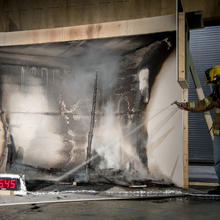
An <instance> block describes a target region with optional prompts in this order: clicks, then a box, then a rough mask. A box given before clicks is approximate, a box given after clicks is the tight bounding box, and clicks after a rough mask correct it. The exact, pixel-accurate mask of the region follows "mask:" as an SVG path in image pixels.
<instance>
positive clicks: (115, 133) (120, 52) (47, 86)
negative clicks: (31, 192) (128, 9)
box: [0, 32, 175, 184]
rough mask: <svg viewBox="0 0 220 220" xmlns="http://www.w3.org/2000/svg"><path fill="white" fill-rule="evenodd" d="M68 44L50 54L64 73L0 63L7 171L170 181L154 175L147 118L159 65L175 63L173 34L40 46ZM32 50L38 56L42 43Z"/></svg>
mask: <svg viewBox="0 0 220 220" xmlns="http://www.w3.org/2000/svg"><path fill="white" fill-rule="evenodd" d="M67 44H68V45H70V47H68V49H67V50H65V52H64V53H59V55H56V54H53V56H54V57H59V58H60V57H62V59H65V58H66V59H68V62H69V61H71V63H70V69H71V70H68V71H67V70H64V69H62V68H57V67H56V68H52V67H47V66H41V64H40V63H39V64H38V65H36V64H35V65H31V64H30V63H29V64H27V65H23V64H18V63H17V62H16V64H15V65H12V64H11V63H9V62H8V63H7V62H6V61H4V62H1V67H0V71H1V109H2V115H4V117H5V118H6V124H7V125H6V126H8V144H7V147H8V149H9V153H8V163H7V172H11V171H13V172H18V173H25V174H26V176H27V178H47V177H48V178H51V176H62V177H63V178H60V180H61V179H65V178H69V177H70V178H72V179H74V178H75V179H80V178H81V179H83V178H84V180H90V181H96V182H99V181H105V182H106V181H107V182H115V183H120V184H121V183H130V182H132V181H133V180H147V179H148V180H149V179H152V178H156V179H161V180H162V179H166V180H168V181H169V178H164V176H165V175H162V176H160V175H152V172H151V166H149V164H148V162H149V158H148V153H147V142H148V141H149V134H148V128H147V127H146V126H145V125H146V121H145V120H146V112H147V109H148V106H149V103H150V101H151V99H152V97H151V94H152V91H153V90H152V89H154V90H157V86H156V84H155V82H156V81H157V80H156V79H157V78H158V77H159V75H160V72H161V68H162V66H163V65H164V62H165V61H166V60H167V59H168V57H170V56H171V54H174V58H175V52H174V49H175V32H166V33H157V34H148V35H142V36H136V37H123V38H111V39H101V40H87V41H77V42H67V43H59V44H53V45H51V46H50V45H47V46H46V48H47V50H49V49H48V48H50V47H51V48H54V47H58V48H62V47H65V46H66V45H67ZM32 47H34V48H35V49H36V50H35V51H33V53H35V54H36V53H37V52H36V51H38V50H39V51H40V49H42V48H44V47H45V46H44V45H35V46H32ZM14 48H15V50H16V53H17V54H22V51H25V50H26V51H28V46H26V47H20V48H19V47H14ZM1 49H2V50H4V51H10V50H13V47H4V48H1ZM29 51H30V50H29ZM47 53H49V52H48V51H47ZM37 55H39V54H37ZM45 59H46V58H45ZM172 71H173V70H172ZM166 77H167V76H166ZM161 80H163V77H162V78H161ZM173 98H175V95H174V97H173ZM159 99H163V97H159ZM159 99H158V102H159V103H160V102H161V101H162V100H159ZM160 108H161V107H160ZM162 108H163V107H162ZM85 161H89V163H85ZM71 170H73V171H72V172H68V175H66V176H65V173H66V172H67V171H71ZM82 176H83V177H82Z"/></svg>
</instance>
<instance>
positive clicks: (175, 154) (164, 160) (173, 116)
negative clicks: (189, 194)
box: [146, 51, 183, 186]
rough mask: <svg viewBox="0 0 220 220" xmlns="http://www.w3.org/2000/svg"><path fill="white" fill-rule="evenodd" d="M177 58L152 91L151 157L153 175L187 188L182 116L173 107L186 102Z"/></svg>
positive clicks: (148, 121) (149, 115) (169, 61)
mask: <svg viewBox="0 0 220 220" xmlns="http://www.w3.org/2000/svg"><path fill="white" fill-rule="evenodd" d="M175 54H176V53H175V51H174V52H173V53H172V54H171V55H170V56H169V57H168V59H167V60H166V62H165V63H164V64H163V66H162V68H161V71H160V73H159V75H158V76H157V78H156V81H155V83H154V85H153V88H152V91H151V97H150V100H149V103H148V106H147V111H146V129H147V132H148V142H147V155H148V167H149V171H150V173H151V175H153V176H154V177H155V178H159V179H161V178H163V179H165V180H166V181H170V182H173V183H175V184H176V185H178V186H183V124H182V112H181V110H178V108H177V107H176V106H173V105H172V106H171V105H170V104H171V103H172V102H173V101H175V100H182V89H181V88H180V86H179V84H178V82H177V80H176V56H175Z"/></svg>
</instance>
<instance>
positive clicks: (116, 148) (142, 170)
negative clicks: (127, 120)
mask: <svg viewBox="0 0 220 220" xmlns="http://www.w3.org/2000/svg"><path fill="white" fill-rule="evenodd" d="M122 126H123V125H122V123H120V121H119V120H118V119H117V118H116V116H115V113H114V111H113V105H112V103H110V102H109V103H108V104H107V105H106V106H105V113H104V117H103V119H102V120H101V121H100V123H99V127H98V128H97V129H96V136H95V137H94V142H93V143H94V144H93V150H94V151H95V152H96V153H97V154H98V155H99V156H100V157H101V158H102V159H101V162H100V164H99V168H100V169H115V170H118V169H120V170H123V171H124V172H134V171H136V172H138V174H139V175H141V176H142V177H146V176H147V169H146V167H144V166H143V164H142V162H141V161H140V158H139V157H138V155H137V152H136V149H135V147H134V146H132V145H131V144H130V142H129V141H128V138H129V137H128V136H130V134H129V133H128V134H125V133H124V132H123V127H122ZM124 126H125V125H124ZM127 126H129V125H127Z"/></svg>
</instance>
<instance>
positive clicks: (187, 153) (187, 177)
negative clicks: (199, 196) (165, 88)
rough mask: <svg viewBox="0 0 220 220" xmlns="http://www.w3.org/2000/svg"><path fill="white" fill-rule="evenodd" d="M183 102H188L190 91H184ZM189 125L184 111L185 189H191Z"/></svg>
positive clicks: (186, 113)
mask: <svg viewBox="0 0 220 220" xmlns="http://www.w3.org/2000/svg"><path fill="white" fill-rule="evenodd" d="M183 100H184V102H187V101H188V89H183ZM188 130H189V124H188V111H183V175H184V176H183V180H184V183H183V184H184V188H188V187H189V150H188V145H189V132H188Z"/></svg>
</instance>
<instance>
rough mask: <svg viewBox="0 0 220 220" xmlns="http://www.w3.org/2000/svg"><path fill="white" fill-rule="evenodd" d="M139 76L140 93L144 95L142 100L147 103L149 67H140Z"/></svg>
mask: <svg viewBox="0 0 220 220" xmlns="http://www.w3.org/2000/svg"><path fill="white" fill-rule="evenodd" d="M138 78H139V90H140V92H141V95H142V96H143V97H144V99H143V100H144V102H145V103H148V101H149V69H148V68H144V69H141V70H140V71H139V73H138Z"/></svg>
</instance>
